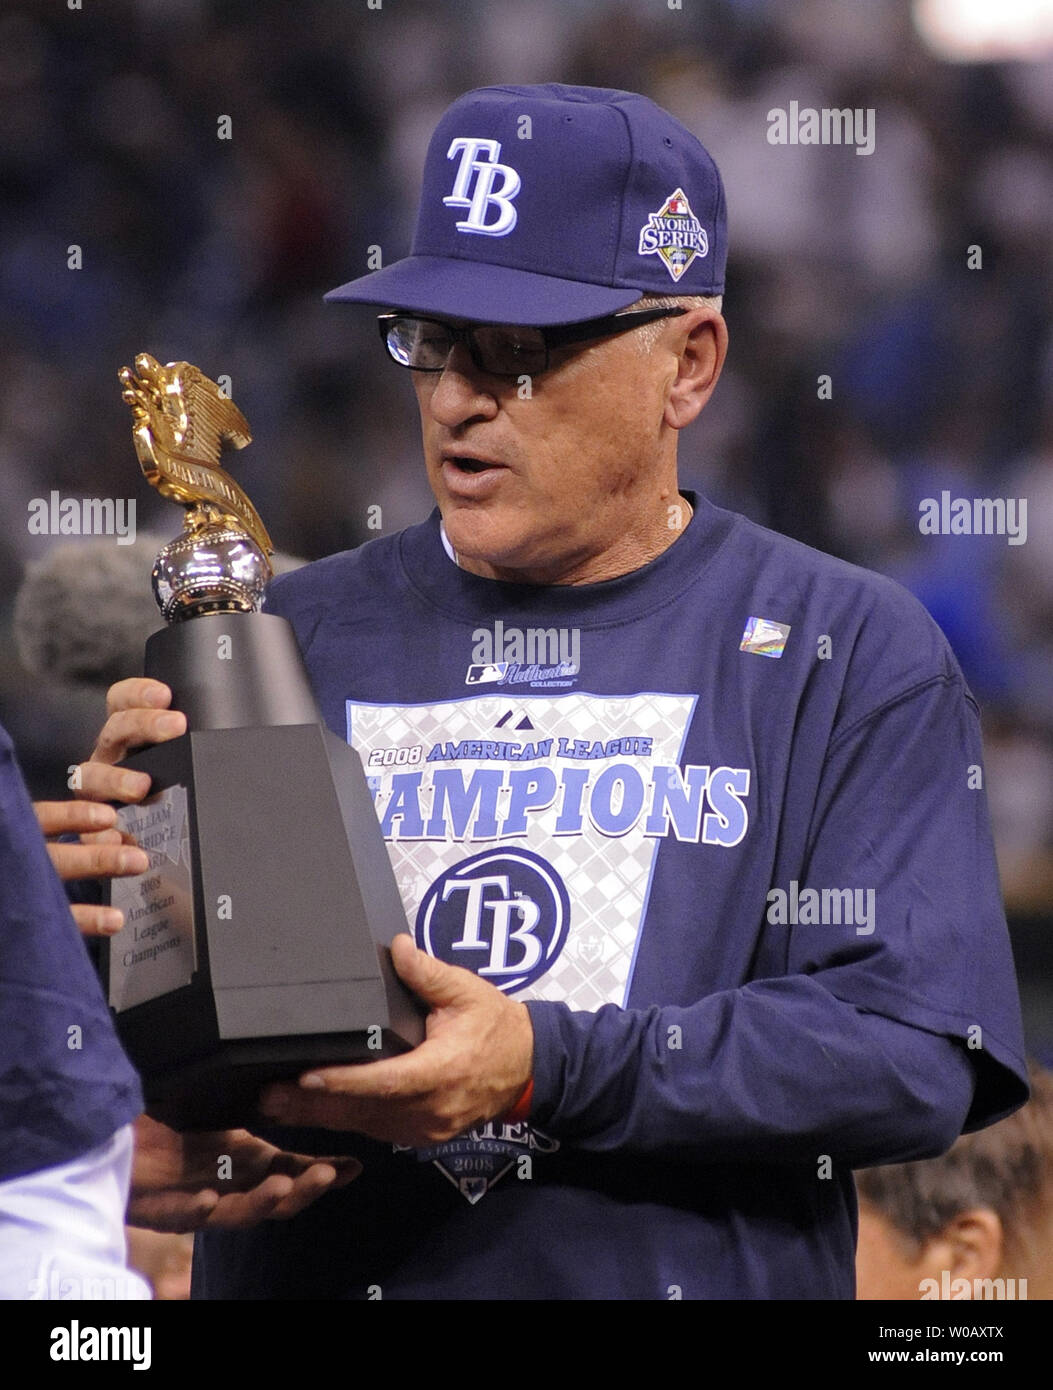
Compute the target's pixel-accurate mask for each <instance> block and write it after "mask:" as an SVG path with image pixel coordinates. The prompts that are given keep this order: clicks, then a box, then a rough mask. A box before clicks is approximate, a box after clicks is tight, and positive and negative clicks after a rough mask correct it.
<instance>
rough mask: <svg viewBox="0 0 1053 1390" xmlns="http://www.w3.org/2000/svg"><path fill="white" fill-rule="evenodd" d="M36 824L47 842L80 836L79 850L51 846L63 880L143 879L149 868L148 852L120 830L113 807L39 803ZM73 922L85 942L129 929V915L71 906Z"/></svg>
mask: <svg viewBox="0 0 1053 1390" xmlns="http://www.w3.org/2000/svg"><path fill="white" fill-rule="evenodd" d="M33 809H34V811H35V812H36V815H37V823H38V824H39V826H40V829H41V831H42V833H43V835H44V837H45V839H47V837H48V836H51V835H69V834H73V835H80V839H81V842H80V844H79V845H74V844H58V843H54V842H52V841H51V840H48V854H49V855H50V856H51V862H52V864H54V866H55V869H56V871H57V872H58V876H59V878H61V879H64V880H67V879H73V878H120V877H122V876H124V875H128V874H143V873H145V872H146V870H147V869H148V868H149V867H150V860H149V858H148V857H147V854H146V852H145V850H141V849H138V848H137V847H136V846H135V845H134V844H133V843H132V842H131V839H130V837H129V836H127V835H124V834H122V833H121V831H120V830H119V829H118V828H117V812H116V811H115V810H114V808H113V807H112V806H101V805H97V804H95V803H94V802H90V801H36V802H34V803H33ZM70 906H71V911H72V913H73V920H74V921H75V922H76V924H77V926H78V927H79V928H80V930H81V931H82V932H83V933H84V935H85V936H112V935H113V933H114V932H118V931H120V929H121V927H122V926H123V925H124V913H123V912H120V911H119V910H118V909H117V908H115V907H96V906H92V905H90V904H88V903H72V904H71V905H70Z"/></svg>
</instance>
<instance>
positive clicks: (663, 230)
mask: <svg viewBox="0 0 1053 1390" xmlns="http://www.w3.org/2000/svg"><path fill="white" fill-rule="evenodd" d="M637 251H638V253H639V255H641V256H660V257H661V259H662V262H663V264H664V265H665V268H666V270H668V272H669V274H670V277H671V278H672V280H673V281H674V283H675V282H676V281H678V280H679V279H680V278H681V276H682V275H683V274H684V273H685V271H686V270H687V269H688V267H689V266H690V265H691V262H692V261H693V260H694V259H695V257H696V256H706V255H708V254H709V237H708V236H707V234H706V229H705V227H703V226H702V223H701V222H700V221H699V220H698V218H697V217H696V216H695V214H694V213H693V212H692V211H691V204H690V203H689V202H688V201H687V194H686V193H685V192H684V190H683V189H682V188H678V189H677V190H676V191H675V192H674V193H670V195H669V197H668V198H667V199H666V200H665V202H664V203H663V204H662V206H661V207H660V208H659V209H658V211H657V212H652V213H649V214H648V217H647V222H646V224H645V225H644V226H643V227H641V228H640V244H639V246H638V247H637Z"/></svg>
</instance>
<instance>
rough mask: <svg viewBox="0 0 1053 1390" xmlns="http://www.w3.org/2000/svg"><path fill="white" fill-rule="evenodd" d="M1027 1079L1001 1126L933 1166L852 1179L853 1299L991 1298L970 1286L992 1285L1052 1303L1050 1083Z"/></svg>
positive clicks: (1047, 1078) (1052, 1079) (972, 1137)
mask: <svg viewBox="0 0 1053 1390" xmlns="http://www.w3.org/2000/svg"><path fill="white" fill-rule="evenodd" d="M1030 1071H1031V1100H1030V1101H1029V1102H1028V1104H1027V1105H1025V1106H1024V1108H1023V1109H1022V1110H1018V1111H1017V1112H1016V1114H1014V1115H1010V1117H1009V1118H1008V1119H1006V1120H1002V1121H1001V1122H1000V1123H999V1124H997V1125H993V1126H992V1127H991V1128H990V1129H985V1130H982V1131H981V1132H980V1133H979V1134H967V1135H964V1136H963V1137H962V1138H961V1139H959V1140H958V1141H957V1143H956V1144H954V1145H953V1147H952V1148H951V1149H949V1150H948V1152H947V1153H945V1154H944V1155H942V1157H940V1158H930V1159H925V1160H923V1161H922V1162H918V1163H896V1164H890V1165H889V1166H888V1167H883V1168H867V1169H865V1170H863V1171H861V1172H858V1173H856V1175H855V1178H856V1189H857V1192H858V1194H859V1244H858V1248H857V1251H856V1282H857V1292H856V1297H857V1298H861V1299H881V1298H891V1299H917V1298H926V1297H927V1298H973V1297H987V1298H992V1297H998V1296H999V1289H998V1285H997V1284H995V1285H976V1284H974V1280H997V1279H1003V1280H1006V1281H1007V1282H1006V1284H1005V1288H1004V1291H1003V1292H1002V1296H1003V1297H1009V1298H1027V1299H1038V1298H1053V1075H1051V1074H1050V1073H1049V1072H1047V1071H1043V1070H1042V1069H1041V1068H1040V1067H1038V1066H1037V1065H1035V1064H1034V1063H1032V1065H1031V1068H1030ZM1010 1279H1012V1280H1015V1281H1016V1282H1015V1285H1010V1284H1009V1283H1008V1281H1009V1280H1010ZM1022 1279H1026V1280H1027V1284H1026V1286H1025V1287H1024V1288H1022V1287H1021V1284H1020V1281H1021V1280H1022ZM927 1280H929V1281H933V1282H929V1283H927V1282H925V1281H927ZM956 1280H958V1281H964V1282H960V1283H957V1284H956V1283H955V1281H956Z"/></svg>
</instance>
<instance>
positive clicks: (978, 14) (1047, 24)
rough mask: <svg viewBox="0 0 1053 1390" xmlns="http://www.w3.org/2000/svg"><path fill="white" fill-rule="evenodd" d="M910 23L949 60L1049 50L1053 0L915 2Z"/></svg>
mask: <svg viewBox="0 0 1053 1390" xmlns="http://www.w3.org/2000/svg"><path fill="white" fill-rule="evenodd" d="M914 24H915V26H916V28H917V30H918V33H919V34H920V35H921V37H922V39H923V40H924V42H925V43H926V44H927V45H928V47H929V48H930V49H931V50H932V51H933V53H935V54H936V56H937V57H938V58H943V59H946V60H947V61H948V62H952V63H994V62H1005V61H1007V60H1010V59H1014V58H1015V59H1030V60H1032V61H1034V60H1035V59H1038V58H1043V57H1046V56H1048V55H1050V54H1053V0H914Z"/></svg>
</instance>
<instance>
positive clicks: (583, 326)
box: [377, 304, 687, 380]
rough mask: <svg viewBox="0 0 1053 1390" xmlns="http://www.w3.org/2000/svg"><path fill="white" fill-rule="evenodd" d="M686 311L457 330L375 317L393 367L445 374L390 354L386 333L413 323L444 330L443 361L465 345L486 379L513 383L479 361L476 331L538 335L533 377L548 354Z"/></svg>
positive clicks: (444, 324)
mask: <svg viewBox="0 0 1053 1390" xmlns="http://www.w3.org/2000/svg"><path fill="white" fill-rule="evenodd" d="M686 313H687V310H686V309H685V308H684V307H683V306H682V305H679V304H677V305H661V306H658V307H656V308H653V309H633V310H631V311H630V312H629V313H625V312H619V313H616V314H608V315H606V316H605V317H603V318H598V319H584V320H582V321H581V322H579V323H567V324H552V325H549V326H541V325H538V324H503V323H469V324H466V325H465V326H464V327H461V328H458V327H457V325H456V324H453V323H451V322H450V321H449V320H448V319H439V318H432V317H431V315H430V314H410V313H405V312H400V313H394V314H380V315H378V317H377V328H378V329H379V331H380V340H381V342H382V343H383V344H384V348H385V350H386V351H387V354H388V356H389V357H390V358H391V360H392V361H393V362H394V363H395V364H396V366H399V367H403V368H405V369H406V371H410V372H431V373H433V374H434V373H437V372H444V371H445V370H446V362H443V364H442V366H441V367H415V366H413V365H412V364H411V363H409V362H400V361H399V359H398V358H397V357H396V356H395V354H394V352H393V351H392V350H391V344H390V343H389V342H388V333H389V331H390V328H391V324H392V323H393V322H394V321H395V320H396V319H412V320H413V321H414V322H416V323H433V324H437V325H438V327H439V328H441V329H443V330H444V331H445V332H446V333H448V334H449V337H450V346H449V348H448V349H447V352H446V357H447V361H448V360H449V355H450V352H452V351H453V349H454V348H455V347H456V345H457V344H458V343H464V345H465V346H466V347H467V349H468V352H469V355H470V356H471V359H472V361H473V363H474V364H475V366H476V367H477V368H478V369H479V371H481V372H484V373H485V374H486V375H487V376H497V377H503V378H505V379H506V380H515V378H516V377H518V376H521V375H522V373H521V372H492V371H490V369H489V368H488V367H486V366H485V365H484V363H483V362H482V361H481V360H480V353H479V351H478V347H477V345H476V343H475V341H474V338H473V336H472V335H473V334H474V332H475V330H476V329H477V328H530V329H532V330H533V331H534V332H535V333H540V334H541V340H542V342H543V344H544V347H545V365H544V366H543V367H540V368H537V369H535V372H534V373H533V374H534V375H535V376H536V375H539V374H540V372H547V371H548V369H549V366H550V365H551V353H552V349H553V348H559V347H564V346H565V345H566V344H568V343H583V342H588V341H589V340H590V339H594V338H609V337H613V336H615V335H616V334H618V333H628V332H629V331H630V330H631V329H633V328H640V327H642V326H643V325H644V324H645V323H655V322H656V321H657V320H658V319H668V318H678V317H679V316H680V315H681V314H686Z"/></svg>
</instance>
